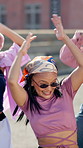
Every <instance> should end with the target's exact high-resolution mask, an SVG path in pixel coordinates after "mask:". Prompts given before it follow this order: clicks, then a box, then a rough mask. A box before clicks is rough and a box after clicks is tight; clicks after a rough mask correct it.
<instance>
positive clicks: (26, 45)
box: [20, 32, 37, 55]
mask: <svg viewBox="0 0 83 148" xmlns="http://www.w3.org/2000/svg"><path fill="white" fill-rule="evenodd" d="M36 37H37V36H33V34H32V33H31V32H30V33H29V34H28V36H27V37H26V40H25V41H24V42H23V44H22V46H21V48H20V51H21V52H22V54H23V55H25V54H27V51H28V50H29V48H30V43H31V42H32V41H33V40H35V39H36Z"/></svg>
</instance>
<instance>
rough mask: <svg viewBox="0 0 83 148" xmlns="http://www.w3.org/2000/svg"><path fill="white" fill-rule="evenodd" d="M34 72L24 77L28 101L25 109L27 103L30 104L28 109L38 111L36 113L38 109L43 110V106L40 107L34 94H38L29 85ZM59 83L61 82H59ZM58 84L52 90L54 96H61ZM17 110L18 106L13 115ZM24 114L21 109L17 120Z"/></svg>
mask: <svg viewBox="0 0 83 148" xmlns="http://www.w3.org/2000/svg"><path fill="white" fill-rule="evenodd" d="M33 75H34V74H31V75H29V76H26V79H25V85H24V89H25V90H26V92H27V93H28V96H29V97H28V100H29V101H28V102H27V109H28V105H30V110H31V113H33V112H35V111H38V113H40V110H43V108H42V107H41V105H40V104H39V103H38V102H37V100H36V96H38V94H37V92H36V90H35V88H34V86H31V81H32V77H33ZM60 85H61V84H60ZM60 85H59V86H60ZM59 86H58V87H56V88H55V90H54V95H55V96H56V98H58V97H61V96H62V93H61V92H60V90H59ZM17 110H18V106H17V107H16V108H15V110H14V113H13V115H15V113H16V112H17ZM23 116H24V112H23V111H22V112H21V114H20V115H19V118H18V119H17V121H20V120H21V119H22V118H23ZM28 121H29V120H28V119H27V120H26V124H27V123H28Z"/></svg>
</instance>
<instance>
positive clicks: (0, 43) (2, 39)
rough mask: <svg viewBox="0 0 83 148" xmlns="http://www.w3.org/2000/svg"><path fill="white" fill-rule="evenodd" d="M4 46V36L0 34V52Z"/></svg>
mask: <svg viewBox="0 0 83 148" xmlns="http://www.w3.org/2000/svg"><path fill="white" fill-rule="evenodd" d="M3 45H4V36H3V35H2V34H1V33H0V50H1V49H2V48H3Z"/></svg>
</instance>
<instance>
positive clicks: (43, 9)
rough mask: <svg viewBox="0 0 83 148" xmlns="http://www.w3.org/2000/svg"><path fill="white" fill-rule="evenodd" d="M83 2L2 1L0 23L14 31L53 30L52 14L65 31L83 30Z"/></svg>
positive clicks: (48, 0) (66, 0)
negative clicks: (60, 19)
mask: <svg viewBox="0 0 83 148" xmlns="http://www.w3.org/2000/svg"><path fill="white" fill-rule="evenodd" d="M82 8H83V0H80V1H78V0H69V1H68V0H0V22H2V23H4V24H6V25H7V26H9V27H10V28H12V29H51V28H53V25H52V22H51V19H50V18H51V16H52V13H57V14H59V15H61V16H62V19H63V24H64V28H65V29H73V28H75V29H82V28H83V27H82V26H83V25H82V21H83V15H82Z"/></svg>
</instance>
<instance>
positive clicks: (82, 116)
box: [76, 104, 83, 148]
mask: <svg viewBox="0 0 83 148" xmlns="http://www.w3.org/2000/svg"><path fill="white" fill-rule="evenodd" d="M76 122H77V140H78V145H79V148H83V104H81V105H80V112H79V113H78V115H77V116H76Z"/></svg>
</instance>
